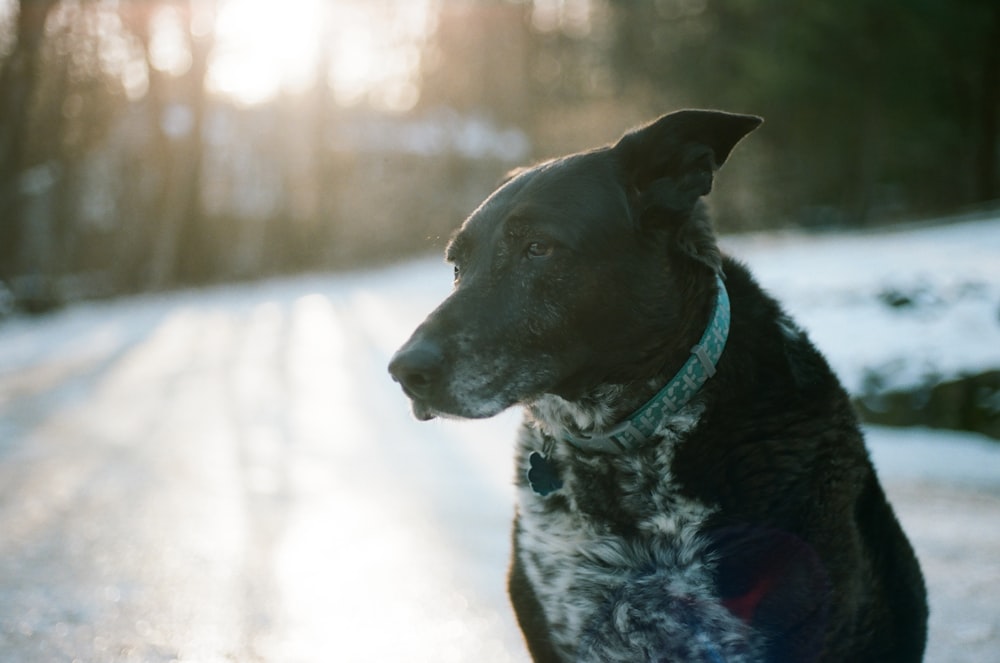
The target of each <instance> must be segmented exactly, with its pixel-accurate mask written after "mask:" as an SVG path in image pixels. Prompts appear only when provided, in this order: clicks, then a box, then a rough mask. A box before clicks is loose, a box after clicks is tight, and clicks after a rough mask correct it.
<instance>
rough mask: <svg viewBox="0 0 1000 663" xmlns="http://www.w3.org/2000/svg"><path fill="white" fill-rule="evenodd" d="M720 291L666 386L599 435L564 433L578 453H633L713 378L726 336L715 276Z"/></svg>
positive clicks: (726, 313) (725, 299)
mask: <svg viewBox="0 0 1000 663" xmlns="http://www.w3.org/2000/svg"><path fill="white" fill-rule="evenodd" d="M716 281H717V283H718V286H719V292H718V295H717V296H716V299H715V307H714V308H713V309H712V317H711V319H710V320H709V323H708V326H707V327H706V328H705V333H704V334H702V337H701V340H700V341H698V344H697V345H695V346H694V347H693V348H691V356H690V357H688V360H687V361H686V362H685V363H684V365H683V366H682V367H681V370H679V371H678V372H677V374H676V375H675V376H674V377H673V378H672V379H671V380H670V382H668V383H667V385H666V386H665V387H664V388H663V389H661V390H660V391H659V393H657V394H656V395H655V396H653V398H651V399H650V400H649V401H648V402H647V403H646V404H645V405H643V406H642V407H641V408H639V409H638V410H636V411H635V413H634V414H632V416H630V417H629V418H628V419H626V420H625V421H623V422H621V423H620V424H618V425H616V426H614V427H613V428H611V429H609V430H606V431H604V432H602V433H595V434H592V435H579V436H577V435H570V434H569V433H566V434H565V439H566V441H567V442H569V443H570V444H572V445H573V446H574V447H576V448H577V449H580V450H581V451H601V452H605V453H623V452H628V451H633V450H635V449H637V448H639V447H640V446H642V445H643V444H645V443H646V441H647V440H649V438H651V437H652V436H653V435H654V434H655V433H656V430H657V428H658V427H659V425H660V422H661V421H663V419H665V418H666V417H669V416H671V415H674V414H677V413H678V412H680V410H681V408H683V407H684V406H685V405H687V404H688V402H690V400H691V398H692V397H693V396H694V395H695V394H696V393H698V390H699V389H701V387H702V386H703V385H704V384H705V383H706V382H708V379H709V378H710V377H712V376H713V375H715V366H716V364H718V362H719V358H720V357H721V356H722V351H723V350H724V349H725V347H726V339H727V338H728V337H729V320H730V309H729V294H728V293H727V292H726V286H725V284H724V283H723V282H722V278H721V277H719V276H717V277H716Z"/></svg>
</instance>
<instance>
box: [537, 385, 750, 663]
mask: <svg viewBox="0 0 1000 663" xmlns="http://www.w3.org/2000/svg"><path fill="white" fill-rule="evenodd" d="M605 391H606V393H604V394H603V395H604V396H605V397H607V398H605V399H596V400H597V401H598V402H600V401H602V400H603V401H604V403H610V402H612V401H613V400H614V398H613V397H614V396H615V395H617V392H616V390H615V389H614V388H613V387H611V388H608V389H607V390H605ZM588 405H589V403H588ZM611 412H612V408H611V406H610V405H604V406H603V407H602V406H600V405H597V406H595V407H583V406H580V405H578V404H572V403H568V402H566V401H564V400H562V399H558V398H557V397H546V398H544V399H541V400H540V401H538V402H536V403H534V404H532V405H531V406H530V407H529V410H528V413H527V414H526V417H525V422H524V424H523V426H522V428H521V430H520V433H519V444H518V447H519V452H518V453H519V459H520V460H519V471H520V472H521V473H522V476H523V473H524V472H526V471H527V458H528V456H529V455H530V454H531V452H533V451H537V452H541V453H545V454H547V455H548V456H549V457H551V458H552V460H553V462H554V463H555V464H556V466H557V467H558V468H559V471H560V475H561V478H562V480H563V483H564V485H563V488H562V489H561V490H560V491H558V493H555V494H553V495H550V496H545V497H543V496H540V495H537V494H535V493H534V492H533V491H532V489H531V488H530V487H529V486H527V485H522V486H521V487H520V490H519V495H518V500H519V504H518V509H519V517H520V535H519V550H520V555H521V561H522V563H523V565H524V569H525V573H526V575H527V577H528V580H529V581H530V583H531V584H532V586H533V588H534V591H535V593H536V595H537V597H538V599H539V601H540V603H541V605H542V608H543V610H544V613H545V616H546V618H547V620H548V624H549V628H550V633H551V636H552V640H553V642H554V644H555V645H556V647H557V648H558V649H559V650H560V652H561V653H562V655H563V657H564V658H565V659H566V660H572V661H579V660H589V659H588V657H597V658H593V660H601V659H604V660H619V658H620V660H642V658H641V656H642V652H645V651H651V649H650V648H651V647H652V648H655V647H657V646H659V645H656V644H655V643H652V640H655V639H656V638H658V637H660V638H676V639H678V640H679V639H682V638H683V639H687V640H689V641H690V642H691V643H694V644H691V645H690V646H697V643H696V642H695V641H697V640H698V639H699V638H700V639H701V640H706V638H707V639H708V640H709V641H708V642H707V643H703V644H704V648H703V649H702V650H699V651H715V652H718V653H721V652H723V651H725V652H726V654H727V658H725V659H724V660H726V661H727V662H729V661H742V660H752V659H745V658H743V657H742V656H741V655H739V652H744V653H746V652H750V651H752V650H753V646H752V645H751V644H750V642H749V639H750V636H749V633H748V629H747V627H746V626H745V625H744V624H743V623H742V622H740V621H739V620H738V619H736V618H735V617H733V616H732V615H731V614H730V613H729V612H728V611H726V610H725V608H724V607H723V606H722V605H721V603H720V601H719V599H718V597H716V596H715V595H714V592H713V584H712V578H711V560H710V559H709V558H708V556H707V555H706V551H705V548H706V541H705V540H704V539H703V537H702V536H701V534H700V532H701V531H702V528H703V526H704V523H705V520H706V519H707V518H708V516H709V515H711V514H712V512H713V510H714V509H713V506H712V505H708V504H702V503H699V502H697V501H695V500H691V499H688V498H685V497H683V496H682V495H681V494H680V493H679V491H678V489H677V486H676V485H675V482H674V479H673V476H672V473H671V464H672V462H673V456H674V449H675V447H676V444H677V442H678V440H680V439H682V438H683V436H684V435H685V434H686V433H688V432H689V431H690V430H692V429H693V428H694V427H695V426H696V425H697V423H698V420H699V417H700V414H701V409H700V406H698V405H689V406H688V407H687V408H685V409H684V410H682V411H681V412H680V413H678V414H677V415H676V416H675V417H672V418H670V419H668V420H665V421H664V422H663V423H662V424H661V427H660V429H659V431H658V440H659V441H651V443H650V446H648V447H646V448H644V449H640V450H637V451H636V452H635V453H628V454H620V455H607V454H584V453H582V452H580V451H578V450H577V449H575V448H574V447H572V446H571V445H570V444H568V443H567V442H564V441H561V439H560V438H559V437H553V435H556V436H558V434H559V433H560V432H561V431H562V430H563V429H564V428H565V427H566V426H573V427H575V428H577V430H583V431H586V430H593V429H594V428H595V427H597V428H600V427H603V426H606V425H608V424H609V423H612V422H611V421H610V419H609V417H610V416H611ZM588 469H596V470H598V471H611V472H613V473H614V475H615V477H617V480H618V481H619V483H618V486H617V487H618V495H619V496H620V502H619V503H618V504H616V507H618V508H620V509H622V510H624V512H626V513H627V514H628V516H629V517H634V521H633V522H632V523H631V524H633V525H634V526H635V531H637V532H638V533H637V534H636V535H633V536H629V537H627V538H626V537H625V536H622V535H619V534H616V533H615V532H614V531H613V530H612V529H611V528H610V527H609V526H608V523H606V522H603V521H602V520H601V519H600V518H594V517H592V515H591V514H588V513H587V512H586V510H585V509H583V508H581V505H580V501H581V499H582V498H584V496H585V495H586V493H587V491H588V490H590V488H591V487H590V486H588V485H586V484H585V482H584V480H583V479H582V477H581V476H580V472H586V471H587V470H588ZM522 483H524V482H522ZM556 496H559V497H556ZM551 499H561V500H565V508H552V504H551V503H547V500H551ZM650 582H655V583H656V585H655V587H656V588H657V589H656V591H649V589H648V587H647V586H642V587H640V586H641V585H643V583H645V584H646V585H648V584H649V583H650ZM661 588H662V591H660V589H661ZM633 589H635V591H633ZM650 601H652V603H654V604H653V605H650V604H649V603H650ZM671 601H675V602H679V603H678V604H681V603H682V604H683V605H684V606H690V605H697V606H701V607H699V608H698V610H699V614H700V613H701V612H703V613H704V615H701V616H699V619H705V620H706V621H711V623H712V624H713V626H712V629H713V630H711V633H712V635H706V633H701V634H700V635H699V634H696V633H687V632H684V633H681V631H682V630H685V629H686V630H688V631H689V630H690V627H689V626H685V625H684V624H681V623H675V624H673V625H672V626H671V625H670V624H672V622H671V621H670V620H671V619H678V618H677V617H675V616H672V615H671V614H669V613H670V612H671V610H670V609H669V605H670V602H671ZM685 609H687V608H685ZM637 616H639V617H637ZM636 619H639V620H640V621H643V622H644V623H645V622H649V624H654V623H655V626H649V627H647V628H639V627H638V626H637V625H636V621H635V620H636ZM664 620H665V622H664ZM661 622H664V623H661ZM651 630H653V631H656V630H658V631H660V632H659V633H651V632H650V631H651ZM668 631H669V632H668ZM720 632H721V633H724V634H725V635H719V633H720ZM581 643H583V644H581ZM685 646H688V645H685ZM657 651H660V650H657ZM617 654H620V657H619V656H617ZM630 657H635V658H630ZM692 660H701V659H692Z"/></svg>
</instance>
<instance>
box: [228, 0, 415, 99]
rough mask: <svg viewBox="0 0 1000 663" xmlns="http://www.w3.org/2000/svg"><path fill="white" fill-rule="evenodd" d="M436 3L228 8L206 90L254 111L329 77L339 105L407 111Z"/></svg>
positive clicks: (347, 1)
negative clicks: (254, 107) (366, 103)
mask: <svg viewBox="0 0 1000 663" xmlns="http://www.w3.org/2000/svg"><path fill="white" fill-rule="evenodd" d="M432 1H433V0H395V1H389V0H376V1H372V0H368V1H364V0H341V1H339V2H331V1H329V0H284V2H281V3H276V2H273V1H271V0H226V1H225V2H223V3H222V4H221V6H220V8H219V13H218V16H217V19H216V27H215V48H214V51H213V56H212V63H211V67H210V69H209V74H208V87H209V90H210V91H212V92H213V93H217V94H222V95H225V96H228V97H230V98H232V99H234V100H236V101H237V102H239V103H242V104H247V105H250V104H256V103H261V102H264V101H268V100H270V99H273V98H274V97H275V96H277V95H279V94H282V93H286V92H287V93H296V92H302V91H304V90H307V89H309V88H311V87H312V86H313V85H314V84H315V83H316V82H317V76H318V75H320V74H321V73H322V72H324V71H325V72H326V73H327V76H328V80H327V84H328V85H329V86H330V87H331V89H332V90H333V93H334V95H335V98H336V100H337V102H338V103H341V104H343V105H352V104H356V103H359V102H361V101H363V100H366V99H368V100H370V101H373V102H374V103H376V105H381V106H384V107H386V108H389V109H392V110H407V109H408V107H412V106H413V104H414V103H416V97H417V94H418V93H417V86H416V79H417V76H418V72H419V54H420V50H419V49H420V47H421V46H422V45H423V42H424V41H425V40H426V38H427V35H428V33H429V32H430V30H431V25H430V22H431V21H430V15H431V12H430V3H431V2H432ZM324 63H326V64H327V65H328V66H327V67H322V66H321V64H324Z"/></svg>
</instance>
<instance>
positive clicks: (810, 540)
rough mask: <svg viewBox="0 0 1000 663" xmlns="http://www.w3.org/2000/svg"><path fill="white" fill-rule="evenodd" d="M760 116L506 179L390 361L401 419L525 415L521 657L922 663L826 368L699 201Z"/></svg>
mask: <svg viewBox="0 0 1000 663" xmlns="http://www.w3.org/2000/svg"><path fill="white" fill-rule="evenodd" d="M760 122H761V120H760V118H757V117H753V116H747V115H735V114H730V113H723V112H718V111H699V110H686V111H679V112H676V113H671V114H669V115H665V116H663V117H661V118H660V119H658V120H656V121H655V122H652V123H651V124H649V125H647V126H645V127H642V128H640V129H638V130H635V131H632V132H630V133H628V134H626V135H625V136H624V137H623V138H621V140H619V141H618V142H617V143H615V144H613V145H610V146H606V147H601V148H598V149H594V150H590V151H587V152H581V153H578V154H573V155H570V156H566V157H563V158H559V159H555V160H552V161H548V162H546V163H543V164H541V165H538V166H535V167H533V168H527V169H524V170H522V171H519V172H517V173H515V174H514V175H513V176H512V177H511V178H510V179H509V180H508V181H506V182H505V183H504V184H503V185H502V186H501V187H500V188H499V189H498V190H497V191H496V192H494V193H493V194H492V195H491V196H490V197H489V198H487V199H486V201H485V202H484V203H483V204H482V205H481V206H480V207H479V208H478V209H477V210H476V211H475V212H473V213H472V215H471V216H470V217H469V218H468V220H466V222H465V223H464V224H463V225H462V227H461V228H460V230H459V232H458V233H457V234H456V235H455V237H454V239H453V240H452V242H451V244H450V245H449V247H448V260H449V261H450V262H452V263H453V264H454V266H455V289H454V292H453V293H452V294H451V296H449V297H448V298H447V299H446V300H445V301H444V302H443V303H442V304H441V305H440V306H439V307H438V308H437V309H436V310H435V311H434V312H433V313H431V314H430V316H428V318H427V319H426V320H425V321H424V323H423V324H421V325H420V327H419V328H418V329H417V330H416V331H415V332H414V334H413V336H412V337H411V338H410V340H409V341H407V343H406V344H405V345H404V346H403V347H402V348H401V349H400V350H399V351H398V352H397V353H396V355H395V357H393V359H392V362H391V363H390V365H389V370H390V372H391V373H392V375H393V377H394V378H395V379H396V380H397V381H398V382H399V383H400V384H401V385H402V387H403V390H404V391H405V392H406V394H407V395H408V396H409V397H410V399H411V400H412V402H413V412H414V414H415V415H416V417H417V418H419V419H422V420H424V419H430V418H432V417H435V416H439V415H441V416H453V417H468V418H478V417H490V416H492V415H495V414H497V413H499V412H500V411H502V410H504V409H506V408H508V407H510V406H512V405H515V404H522V405H524V406H525V417H524V422H523V425H522V426H521V429H520V433H519V437H518V444H517V456H516V463H517V473H516V476H517V479H516V480H517V486H518V489H519V491H518V494H519V503H518V506H517V516H516V520H515V522H514V535H513V538H514V551H513V559H512V563H511V568H510V578H509V582H510V585H509V586H510V595H511V599H512V602H513V604H514V608H515V610H516V612H517V616H518V620H519V622H520V625H521V629H522V631H523V632H524V635H525V638H526V640H527V643H528V647H529V649H530V651H531V653H532V656H533V657H534V659H535V660H536V661H604V662H607V661H622V662H624V661H629V662H632V661H657V662H692V661H698V662H706V663H736V662H738V661H782V662H786V661H826V662H837V663H858V662H862V661H870V662H873V663H874V662H878V663H887V662H892V661H919V660H921V658H922V656H923V650H924V644H925V639H926V620H927V606H926V599H925V591H924V584H923V578H922V576H921V572H920V568H919V566H918V564H917V561H916V558H915V556H914V554H913V551H912V549H911V547H910V545H909V543H908V541H907V539H906V537H905V535H904V534H903V531H902V530H901V528H900V526H899V524H898V522H897V520H896V518H895V516H894V514H893V511H892V509H891V507H890V506H889V504H888V502H887V501H886V498H885V495H884V494H883V491H882V488H881V486H880V485H879V482H878V479H877V478H876V476H875V472H874V470H873V468H872V464H871V462H870V460H869V457H868V453H867V451H866V449H865V444H864V441H863V438H862V434H861V432H860V431H859V428H858V423H857V420H856V418H855V415H854V413H853V411H852V409H851V405H850V403H849V400H848V397H847V395H846V394H845V392H844V390H843V388H842V387H841V385H840V384H839V382H838V381H837V378H836V377H835V376H834V375H833V373H832V372H831V370H830V368H829V367H828V365H827V363H826V361H825V360H824V359H823V357H822V356H821V355H820V353H819V352H818V351H817V350H816V349H815V348H814V347H813V346H812V344H811V343H810V341H809V339H808V338H807V337H806V335H805V334H804V333H803V332H802V330H801V329H799V328H798V327H797V326H796V325H795V323H794V322H793V321H792V320H790V319H789V318H788V317H787V316H786V315H785V314H784V313H783V312H782V310H781V308H780V307H779V305H778V304H777V303H776V302H775V301H774V300H773V299H772V298H771V297H769V296H768V295H767V294H766V293H764V292H763V291H762V290H761V288H760V287H759V286H758V285H757V284H756V283H755V282H754V280H753V278H752V277H751V276H750V274H749V273H748V271H747V269H746V268H745V267H743V266H742V265H741V264H739V263H738V262H736V261H734V260H732V259H731V258H728V257H724V256H722V255H721V254H720V252H719V249H718V246H717V244H716V240H715V237H714V235H713V232H712V229H711V226H710V224H709V222H708V220H707V215H706V212H705V206H704V203H703V201H702V200H701V198H702V196H704V195H705V194H707V193H708V192H709V191H710V189H711V187H712V179H713V173H714V171H715V170H716V169H717V168H718V167H719V166H721V165H722V164H723V162H724V161H725V160H726V158H727V157H728V156H729V153H730V151H731V150H732V149H733V147H734V146H735V145H736V143H737V142H738V141H739V140H740V139H741V138H742V137H743V136H745V135H746V134H747V133H749V132H750V131H752V130H753V129H755V128H756V127H757V126H758V124H760Z"/></svg>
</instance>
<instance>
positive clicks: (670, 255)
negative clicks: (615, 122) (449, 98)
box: [389, 110, 761, 419]
mask: <svg viewBox="0 0 1000 663" xmlns="http://www.w3.org/2000/svg"><path fill="white" fill-rule="evenodd" d="M760 122H761V119H760V118H758V117H754V116H748V115H735V114H731V113H722V112H718V111H699V110H685V111H678V112H676V113H671V114H669V115H665V116H663V117H661V118H660V119H658V120H656V121H654V122H652V123H650V124H648V125H646V126H644V127H642V128H640V129H637V130H635V131H632V132H630V133H628V134H626V135H625V136H624V137H622V138H621V140H619V141H618V142H617V143H615V144H614V145H611V146H607V147H603V148H599V149H596V150H591V151H588V152H581V153H578V154H573V155H570V156H566V157H562V158H559V159H554V160H552V161H548V162H546V163H542V164H540V165H538V166H535V167H533V168H527V169H524V170H521V171H518V172H517V173H515V174H514V175H512V176H511V178H510V179H509V180H507V181H506V182H505V183H504V184H503V185H502V186H500V188H499V189H497V190H496V191H495V192H494V193H493V194H492V195H491V196H490V197H489V198H487V199H486V201H484V202H483V203H482V205H480V206H479V208H478V209H476V210H475V211H474V212H473V213H472V215H471V216H470V217H469V218H468V219H467V220H466V221H465V223H464V224H462V227H461V228H460V229H459V231H458V232H457V233H456V235H455V236H454V238H453V239H452V241H451V243H450V245H449V246H448V250H447V258H448V261H449V262H451V263H452V264H454V266H455V289H454V291H453V292H452V294H451V295H450V296H449V297H448V298H447V299H446V300H445V301H444V302H442V303H441V305H440V306H438V308H437V309H435V310H434V311H433V312H432V313H431V314H430V315H429V316H428V317H427V319H426V320H425V321H424V322H423V324H421V325H420V327H418V328H417V330H416V331H415V332H414V333H413V335H412V336H411V337H410V339H409V340H408V341H407V342H406V344H404V345H403V347H402V348H400V350H399V351H398V352H397V353H396V355H395V356H394V357H393V359H392V361H391V362H390V364H389V371H390V373H391V374H392V376H393V377H394V378H395V379H396V380H397V381H398V382H399V383H400V384H401V385H402V387H403V390H404V391H405V392H406V394H407V395H408V396H409V397H410V398H411V400H412V401H413V412H414V414H415V415H416V416H417V418H419V419H430V418H432V417H434V416H436V415H451V416H458V417H467V418H480V417H489V416H493V415H495V414H497V413H499V412H501V411H502V410H504V409H506V408H508V407H510V406H511V405H514V404H517V403H527V402H531V401H532V400H534V399H536V398H538V397H539V396H541V395H543V394H556V395H559V396H563V397H564V398H573V397H574V396H579V395H581V394H583V393H585V392H586V391H587V390H588V389H592V388H594V387H596V386H598V385H601V384H605V383H609V382H616V381H629V380H634V379H639V378H643V377H651V375H643V373H644V372H649V371H650V368H649V367H650V366H658V363H659V365H662V362H663V354H664V353H665V352H670V351H671V350H672V349H673V348H674V346H675V345H677V344H678V343H680V342H681V339H678V338H676V336H677V335H678V333H679V331H680V330H681V329H682V328H683V327H684V321H685V316H686V315H688V316H689V315H690V313H686V312H685V310H684V307H683V306H682V302H683V300H684V294H685V292H684V291H685V289H690V288H691V287H692V285H691V284H692V283H695V282H698V283H704V284H711V283H712V282H713V279H712V273H713V272H718V271H720V270H721V258H720V255H719V252H718V248H717V247H716V244H715V240H714V236H713V234H712V232H711V229H710V227H709V225H708V222H707V220H706V218H705V215H704V213H703V211H702V209H701V203H700V202H699V201H700V199H701V197H702V196H704V195H705V194H707V193H708V192H709V191H710V190H711V188H712V177H713V172H714V171H715V170H716V169H717V168H718V167H719V166H721V165H722V163H723V162H724V161H725V160H726V158H727V157H728V156H729V153H730V151H731V150H732V148H733V147H734V146H735V145H736V143H737V142H738V141H739V140H740V139H741V138H742V137H743V136H745V135H746V134H747V133H749V132H750V131H752V130H753V129H754V128H756V127H757V125H758V124H760ZM705 287H706V288H709V287H711V286H710V285H705ZM699 333H700V332H699ZM678 347H679V346H678ZM684 352H686V349H685V350H684ZM654 372H655V369H654Z"/></svg>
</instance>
